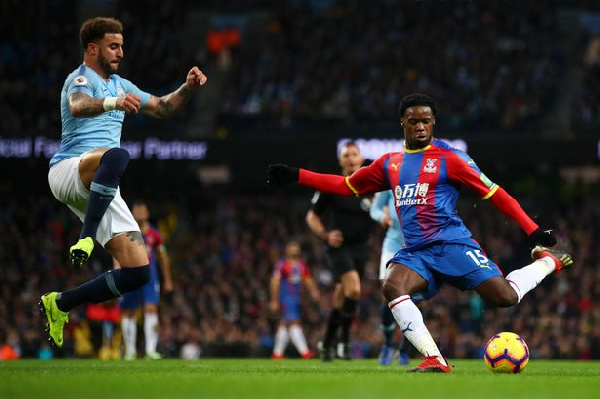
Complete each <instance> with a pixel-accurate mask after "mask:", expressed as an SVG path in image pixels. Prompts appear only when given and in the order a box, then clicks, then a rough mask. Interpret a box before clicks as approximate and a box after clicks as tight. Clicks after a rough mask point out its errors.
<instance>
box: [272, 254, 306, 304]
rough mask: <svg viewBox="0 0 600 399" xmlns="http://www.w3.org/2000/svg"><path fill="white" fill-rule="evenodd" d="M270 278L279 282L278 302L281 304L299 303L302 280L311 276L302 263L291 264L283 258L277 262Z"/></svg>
mask: <svg viewBox="0 0 600 399" xmlns="http://www.w3.org/2000/svg"><path fill="white" fill-rule="evenodd" d="M272 277H273V278H274V279H278V280H280V284H281V285H280V288H279V300H280V301H281V302H287V301H297V302H299V301H300V289H301V283H302V280H303V279H307V278H311V275H310V271H309V270H308V267H307V266H306V264H305V263H304V262H302V261H295V262H292V261H290V260H288V259H285V258H284V259H281V260H280V261H279V262H277V265H276V266H275V271H274V272H273V276H272Z"/></svg>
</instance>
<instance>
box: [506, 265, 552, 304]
mask: <svg viewBox="0 0 600 399" xmlns="http://www.w3.org/2000/svg"><path fill="white" fill-rule="evenodd" d="M554 268H555V265H554V261H553V260H552V259H551V258H549V257H546V258H542V259H538V260H536V261H535V262H533V263H532V264H530V265H527V266H524V267H522V268H520V269H517V270H514V271H512V272H510V273H509V274H508V276H506V280H507V281H508V282H509V283H510V285H511V287H513V289H514V290H515V292H516V293H517V295H518V296H519V302H521V299H523V297H524V296H525V294H527V293H528V292H529V291H531V290H532V289H534V288H535V287H537V285H538V284H539V283H541V282H542V280H543V279H544V278H545V277H546V276H547V275H549V274H551V273H552V272H553V271H554Z"/></svg>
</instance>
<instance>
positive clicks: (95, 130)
mask: <svg viewBox="0 0 600 399" xmlns="http://www.w3.org/2000/svg"><path fill="white" fill-rule="evenodd" d="M73 93H85V94H87V95H88V96H90V97H92V98H106V97H120V96H123V95H125V94H126V93H132V94H135V95H137V96H139V97H140V98H141V104H140V107H143V106H144V105H146V103H147V102H148V100H149V99H150V94H148V93H146V92H144V91H141V90H140V89H138V87H137V86H136V85H134V84H133V83H131V82H130V81H129V80H127V79H123V78H121V77H120V76H119V75H116V74H113V75H110V79H109V81H108V82H107V81H106V80H104V79H103V78H102V77H101V76H100V75H98V74H97V73H96V71H94V70H93V69H92V68H89V67H87V66H85V65H83V64H82V65H81V66H80V67H79V68H77V69H76V70H75V71H73V72H72V73H71V74H70V75H69V76H68V77H67V79H66V80H65V84H64V86H63V89H62V92H61V95H60V113H61V118H62V139H61V143H60V148H59V150H58V152H57V153H56V154H55V155H54V157H52V159H51V160H50V167H52V166H54V165H55V164H56V163H57V162H59V161H61V160H63V159H67V158H73V157H78V156H79V155H81V154H83V153H84V152H87V151H90V150H94V149H96V148H115V147H120V145H121V128H122V126H123V119H125V112H124V111H119V110H113V111H109V112H104V113H102V114H100V115H97V116H95V117H93V118H75V117H73V115H71V111H70V109H69V96H70V95H71V94H73Z"/></svg>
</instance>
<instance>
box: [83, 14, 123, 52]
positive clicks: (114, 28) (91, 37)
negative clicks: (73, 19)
mask: <svg viewBox="0 0 600 399" xmlns="http://www.w3.org/2000/svg"><path fill="white" fill-rule="evenodd" d="M107 33H123V24H122V23H121V21H119V20H118V19H115V18H106V17H96V18H92V19H88V20H87V21H85V22H84V23H83V25H81V30H80V31H79V42H80V43H81V47H83V49H84V50H85V49H86V47H87V45H88V44H89V43H91V42H95V41H97V40H101V39H102V38H103V37H104V35H106V34H107Z"/></svg>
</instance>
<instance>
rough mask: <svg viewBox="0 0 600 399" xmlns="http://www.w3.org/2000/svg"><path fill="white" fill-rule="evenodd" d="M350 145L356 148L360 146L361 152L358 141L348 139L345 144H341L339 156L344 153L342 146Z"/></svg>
mask: <svg viewBox="0 0 600 399" xmlns="http://www.w3.org/2000/svg"><path fill="white" fill-rule="evenodd" d="M348 147H356V148H358V152H360V147H359V146H358V144H357V143H356V141H354V140H348V141H346V142H345V143H344V144H343V145H341V146H340V149H339V152H338V158H339V157H340V156H341V155H342V148H348Z"/></svg>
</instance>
